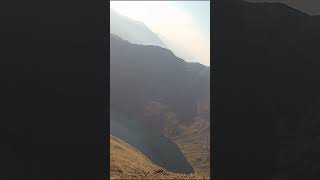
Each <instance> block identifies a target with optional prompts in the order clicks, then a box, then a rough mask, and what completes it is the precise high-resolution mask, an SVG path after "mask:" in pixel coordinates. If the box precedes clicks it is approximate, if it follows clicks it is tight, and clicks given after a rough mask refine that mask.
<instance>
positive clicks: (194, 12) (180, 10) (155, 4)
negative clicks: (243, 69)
mask: <svg viewBox="0 0 320 180" xmlns="http://www.w3.org/2000/svg"><path fill="white" fill-rule="evenodd" d="M110 5H111V8H112V9H114V10H116V11H117V12H119V13H120V14H122V15H124V16H127V17H129V18H131V19H134V20H138V21H142V22H143V23H144V24H146V25H147V26H148V27H149V28H150V29H151V30H152V31H153V32H155V33H156V34H158V35H159V37H160V38H161V40H162V41H163V42H164V43H165V44H166V46H167V47H168V48H169V49H170V50H172V51H173V52H174V53H175V54H176V55H177V56H178V57H181V58H183V59H184V60H186V61H196V62H200V63H201V64H205V65H210V1H110Z"/></svg>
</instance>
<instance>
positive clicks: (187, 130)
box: [110, 34, 210, 176]
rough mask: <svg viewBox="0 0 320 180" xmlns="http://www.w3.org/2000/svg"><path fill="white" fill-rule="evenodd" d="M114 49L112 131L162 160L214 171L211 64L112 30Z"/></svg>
mask: <svg viewBox="0 0 320 180" xmlns="http://www.w3.org/2000/svg"><path fill="white" fill-rule="evenodd" d="M110 53H111V54H110V55H111V61H110V87H111V89H110V98H111V99H110V107H111V113H112V114H111V117H112V118H111V120H112V123H111V125H112V126H111V134H116V136H117V137H120V138H121V139H123V140H125V141H126V142H128V143H129V144H130V145H132V146H134V147H135V148H137V149H138V150H139V151H141V152H143V154H144V155H145V156H147V157H148V158H149V159H150V160H151V161H152V162H153V163H155V164H156V165H159V166H162V167H163V168H166V169H168V170H170V171H173V172H180V173H190V172H196V173H197V174H200V175H205V176H209V168H210V161H209V158H210V150H209V145H210V143H209V141H210V128H209V126H210V121H209V119H210V112H209V108H210V103H209V99H210V82H209V81H210V71H209V67H206V66H204V65H201V64H199V63H187V62H185V61H184V60H182V59H180V58H178V57H176V56H175V55H174V54H173V53H172V52H171V51H170V50H167V49H164V48H161V47H158V46H151V45H147V46H146V45H137V44H132V43H130V42H128V41H125V40H123V39H121V38H120V37H117V36H116V35H112V34H111V35H110ZM121 117H122V118H121ZM124 117H126V118H124ZM185 158H186V160H187V161H185ZM190 165H191V166H192V168H191V169H190Z"/></svg>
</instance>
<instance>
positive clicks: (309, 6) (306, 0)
mask: <svg viewBox="0 0 320 180" xmlns="http://www.w3.org/2000/svg"><path fill="white" fill-rule="evenodd" d="M246 1H248V2H269V3H284V4H287V5H288V6H290V7H293V8H295V9H298V10H300V11H303V12H305V13H307V14H310V15H320V2H319V1H318V0H303V1H299V0H246Z"/></svg>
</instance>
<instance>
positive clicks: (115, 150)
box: [110, 135, 207, 179]
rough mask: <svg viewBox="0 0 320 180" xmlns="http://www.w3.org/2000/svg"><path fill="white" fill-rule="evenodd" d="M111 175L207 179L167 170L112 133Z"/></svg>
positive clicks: (135, 177) (128, 177)
mask: <svg viewBox="0 0 320 180" xmlns="http://www.w3.org/2000/svg"><path fill="white" fill-rule="evenodd" d="M110 175H111V179H205V178H203V177H199V176H196V175H193V174H178V173H172V172H168V171H165V170H163V169H161V168H160V167H159V166H157V165H155V164H153V163H152V162H151V161H150V160H149V159H148V158H147V157H145V156H144V155H143V154H141V152H139V151H138V150H136V149H135V148H133V147H132V146H130V145H129V144H127V143H126V142H124V141H122V140H120V139H119V138H117V137H114V136H111V135H110ZM206 179H207V178H206Z"/></svg>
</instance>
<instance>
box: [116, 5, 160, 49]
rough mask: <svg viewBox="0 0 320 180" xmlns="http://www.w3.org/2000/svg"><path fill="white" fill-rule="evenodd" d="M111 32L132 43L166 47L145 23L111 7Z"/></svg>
mask: <svg viewBox="0 0 320 180" xmlns="http://www.w3.org/2000/svg"><path fill="white" fill-rule="evenodd" d="M110 32H111V33H113V34H116V35H118V36H120V37H122V38H123V39H125V40H128V41H129V42H131V43H135V44H143V45H155V46H160V47H166V46H165V45H164V44H163V43H162V41H161V40H160V39H159V37H158V36H157V35H156V34H155V33H154V32H152V31H151V30H150V29H149V28H148V27H147V26H146V25H145V24H143V23H142V22H140V21H135V20H132V19H130V18H127V17H125V16H123V15H120V14H119V13H118V12H116V11H115V10H113V9H112V8H110Z"/></svg>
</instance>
